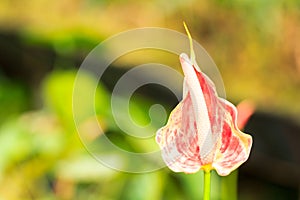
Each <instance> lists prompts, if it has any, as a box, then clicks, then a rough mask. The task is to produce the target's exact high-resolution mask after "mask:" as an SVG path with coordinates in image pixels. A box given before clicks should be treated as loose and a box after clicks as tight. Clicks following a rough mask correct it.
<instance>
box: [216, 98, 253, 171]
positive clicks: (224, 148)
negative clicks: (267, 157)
mask: <svg viewBox="0 0 300 200" xmlns="http://www.w3.org/2000/svg"><path fill="white" fill-rule="evenodd" d="M219 103H220V104H219V105H220V107H222V108H223V109H224V123H223V131H222V134H221V138H220V139H219V145H218V146H219V148H218V149H217V151H216V154H215V159H214V161H213V168H215V169H216V170H217V172H218V174H219V175H221V176H226V175H228V174H229V173H230V172H232V171H233V170H235V169H236V168H238V167H239V166H240V165H241V164H242V163H244V162H245V161H246V160H247V159H248V157H249V154H250V149H251V146H252V137H251V136H250V135H247V134H245V133H243V132H241V131H240V130H239V129H238V127H237V110H236V108H235V107H234V105H232V104H231V103H230V102H228V101H226V100H225V99H221V98H220V99H219Z"/></svg>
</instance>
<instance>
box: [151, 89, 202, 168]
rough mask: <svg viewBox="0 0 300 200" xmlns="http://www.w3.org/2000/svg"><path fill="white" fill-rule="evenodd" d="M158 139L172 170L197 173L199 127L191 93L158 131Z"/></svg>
mask: <svg viewBox="0 0 300 200" xmlns="http://www.w3.org/2000/svg"><path fill="white" fill-rule="evenodd" d="M156 141H157V143H158V144H159V145H160V147H161V149H162V157H163V159H164V161H165V162H166V164H167V165H168V167H169V168H170V169H171V170H173V171H175V172H185V173H195V172H197V171H198V170H199V169H200V167H201V159H200V156H199V146H198V143H197V142H198V135H197V127H196V120H195V112H194V109H193V105H192V101H191V95H190V93H187V95H186V97H185V98H184V99H183V100H182V102H180V103H179V104H178V105H177V106H176V108H175V109H174V110H173V111H172V113H171V114H170V117H169V121H168V123H167V125H166V126H164V127H163V128H161V129H159V130H158V131H157V136H156Z"/></svg>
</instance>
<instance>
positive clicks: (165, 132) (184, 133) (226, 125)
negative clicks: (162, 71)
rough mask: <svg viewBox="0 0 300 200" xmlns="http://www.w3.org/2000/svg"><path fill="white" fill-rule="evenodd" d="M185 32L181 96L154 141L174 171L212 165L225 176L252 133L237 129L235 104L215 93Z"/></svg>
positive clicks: (242, 159)
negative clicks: (187, 49)
mask: <svg viewBox="0 0 300 200" xmlns="http://www.w3.org/2000/svg"><path fill="white" fill-rule="evenodd" d="M186 30H187V28H186ZM187 33H188V36H189V39H190V45H191V58H188V56H187V55H186V54H184V53H183V54H181V55H180V62H181V66H182V69H183V72H184V83H183V99H182V101H181V102H180V103H179V104H178V105H177V106H176V107H175V108H174V110H173V111H172V112H171V114H170V117H169V120H168V122H167V124H166V125H165V126H164V127H162V128H160V129H159V130H158V131H157V134H156V141H157V143H158V144H159V146H160V148H161V150H162V157H163V159H164V161H165V162H166V164H167V166H168V167H169V168H170V169H171V170H173V171H174V172H185V173H195V172H197V171H199V170H200V169H203V170H211V169H215V170H216V171H217V173H218V174H219V175H221V176H226V175H228V174H229V173H230V172H232V171H233V170H235V169H236V168H238V167H239V166H240V165H241V164H242V163H244V162H245V161H246V160H247V159H248V157H249V154H250V150H251V146H252V137H251V136H250V135H247V134H245V133H243V132H241V131H240V130H239V129H238V127H237V109H236V107H235V106H234V105H233V104H231V103H230V102H229V101H227V100H225V99H223V98H220V97H218V94H217V92H216V88H215V85H214V83H213V82H212V81H211V80H210V79H209V78H208V77H207V76H206V75H205V74H204V73H203V72H201V71H200V68H199V67H198V65H197V63H196V61H195V56H194V51H193V47H192V39H191V36H190V34H189V32H188V30H187Z"/></svg>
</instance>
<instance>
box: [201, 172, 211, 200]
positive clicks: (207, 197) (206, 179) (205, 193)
mask: <svg viewBox="0 0 300 200" xmlns="http://www.w3.org/2000/svg"><path fill="white" fill-rule="evenodd" d="M210 177H211V170H210V169H205V170H204V190H203V199H204V200H210V185H211V184H210V180H211V178H210Z"/></svg>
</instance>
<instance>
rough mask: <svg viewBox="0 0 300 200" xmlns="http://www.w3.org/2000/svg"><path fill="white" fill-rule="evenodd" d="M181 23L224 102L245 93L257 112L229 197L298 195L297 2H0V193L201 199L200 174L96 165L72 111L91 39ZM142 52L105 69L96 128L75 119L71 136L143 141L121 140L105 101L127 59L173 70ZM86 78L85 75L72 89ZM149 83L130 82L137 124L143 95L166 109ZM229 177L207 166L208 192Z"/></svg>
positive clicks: (124, 142)
mask: <svg viewBox="0 0 300 200" xmlns="http://www.w3.org/2000/svg"><path fill="white" fill-rule="evenodd" d="M182 21H185V22H186V23H187V24H188V27H189V29H190V31H191V33H192V35H193V38H194V39H195V40H197V41H198V42H199V43H200V44H201V45H202V46H203V47H204V48H205V49H206V50H207V51H208V53H209V54H210V55H211V57H212V58H213V60H214V61H215V62H216V64H217V66H218V68H219V70H220V73H221V75H222V77H223V81H224V85H225V88H226V94H227V98H228V99H229V100H231V101H233V102H234V103H238V102H240V101H242V100H244V99H249V100H251V101H253V102H254V103H255V105H256V108H257V112H256V113H255V114H254V115H253V117H252V118H251V119H250V121H249V124H248V125H247V126H246V131H247V132H250V133H253V134H252V135H253V136H254V146H253V152H252V154H251V157H250V160H249V162H246V163H245V164H244V165H243V166H242V167H241V170H240V171H239V188H238V189H239V190H238V191H239V192H238V198H239V199H299V198H300V196H299V194H300V192H299V188H300V187H299V186H300V182H299V180H300V175H299V170H298V166H299V164H300V160H299V159H300V155H299V152H300V150H299V147H298V143H299V141H300V140H299V135H300V128H299V123H300V103H299V100H300V1H298V0H289V1H284V0H276V1H270V0H254V1H249V0H228V1H224V0H213V1H195V0H187V1H180V0H176V1H173V2H171V1H163V0H154V1H145V0H143V1H131V0H128V1H117V0H112V1H100V0H86V1H83V0H62V1H49V0H28V1H20V0H2V1H1V2H0V111H1V112H0V199H1V200H2V199H3V200H4V199H5V200H6V199H9V200H15V199H45V200H46V199H47V200H48V199H63V200H67V199H91V200H93V199H104V200H109V199H122V200H123V199H125V200H126V199H130V200H131V199H141V200H144V199H145V200H147V199H149V200H150V199H151V200H152V199H192V200H193V199H201V198H202V197H201V196H202V173H201V172H199V173H197V174H193V175H184V174H181V173H179V174H176V173H173V172H171V171H170V170H169V169H167V168H165V169H162V170H159V171H157V172H152V173H146V174H130V173H122V172H118V171H114V170H112V169H109V168H106V167H105V166H102V165H101V164H99V163H98V162H97V161H96V160H94V159H93V158H92V157H91V155H90V154H88V152H87V151H86V150H85V148H84V146H83V145H82V143H81V142H80V140H79V137H78V134H77V130H76V128H75V125H74V121H73V117H72V89H73V83H74V80H75V76H76V71H77V69H78V68H79V66H80V64H81V63H82V61H83V60H84V58H85V56H87V55H88V53H89V52H90V51H91V50H92V49H93V48H94V47H95V46H96V45H97V44H99V43H100V42H101V41H103V40H104V39H106V38H108V37H110V36H112V35H114V34H117V33H119V32H121V31H125V30H128V29H132V28H142V27H149V26H155V27H164V28H170V29H174V30H177V31H180V32H183V33H184V29H183V26H182ZM150 53H151V52H150ZM148 54H149V51H148V52H142V53H141V54H137V55H136V56H134V55H133V56H130V57H129V58H122V59H121V60H118V62H116V63H114V64H113V66H111V70H110V71H109V72H108V76H109V78H106V79H105V78H104V79H103V80H101V81H100V82H99V87H98V88H97V96H96V105H95V107H96V113H97V119H98V121H99V123H100V124H101V126H102V127H104V130H103V132H104V133H99V132H97V131H96V130H95V128H94V127H95V124H93V122H91V121H89V118H83V121H82V124H81V126H80V128H81V130H82V132H88V133H89V134H90V132H93V131H94V132H95V133H94V134H95V137H97V136H99V135H101V134H107V135H108V136H109V138H110V139H111V140H112V141H113V142H114V143H115V144H117V145H118V146H120V147H122V148H124V149H129V150H132V151H137V152H138V151H147V150H148V149H149V148H150V149H151V148H152V146H153V145H155V143H151V142H150V143H149V144H148V145H149V146H147V145H140V143H139V141H136V140H132V139H130V137H126V136H124V134H122V131H120V130H119V129H118V127H117V126H116V124H115V122H114V120H113V118H112V116H111V113H110V106H109V105H110V102H109V100H110V91H111V90H112V89H113V85H114V84H115V81H116V80H117V79H118V77H120V76H121V75H122V73H124V72H126V70H128V69H130V68H132V67H134V66H135V65H137V64H141V63H147V62H151V61H156V62H161V63H168V64H169V65H171V66H174V68H176V69H179V62H178V58H177V57H175V56H173V57H172V56H157V57H155V56H154V57H151V56H149V55H148ZM147 55H148V56H147ZM150 55H152V54H150ZM153 55H156V54H153ZM158 58H159V59H158ZM170 58H171V60H170ZM94 81H96V80H94V78H93V77H92V76H91V75H89V74H86V76H85V78H84V80H83V81H82V88H83V91H84V90H89V89H90V88H91V85H92V84H93V82H94ZM156 89H157V88H150V89H149V88H148V89H147V88H144V90H143V89H141V90H140V91H138V92H137V95H136V96H135V98H133V99H132V106H131V114H132V115H133V118H134V119H135V120H136V121H137V123H139V124H147V123H148V122H149V116H148V109H146V108H149V106H150V105H152V104H153V103H160V104H162V105H164V106H165V108H166V110H167V112H170V111H171V109H172V108H173V107H174V106H175V105H176V103H177V101H176V99H175V97H174V95H172V94H171V93H170V92H168V91H167V90H163V91H162V90H161V88H160V89H157V93H154V92H149V91H156ZM83 96H84V95H83ZM160 123H162V122H158V123H157V124H160ZM157 128H159V125H154V126H153V127H151V130H156V129H157ZM91 140H93V138H91ZM236 175H237V172H235V173H234V174H233V176H234V177H236ZM234 177H233V179H234ZM229 179H230V178H229ZM229 179H226V180H225V179H221V178H220V177H218V176H217V175H216V174H213V183H212V184H213V186H212V187H213V191H212V199H222V198H223V199H225V198H227V199H234V197H232V198H228V197H227V196H228V195H226V193H231V192H233V193H234V192H235V191H225V189H224V187H223V184H224V182H226V181H228V183H229V184H233V182H231V181H230V180H229ZM234 187H235V186H234V185H232V188H234ZM233 190H234V189H233Z"/></svg>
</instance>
